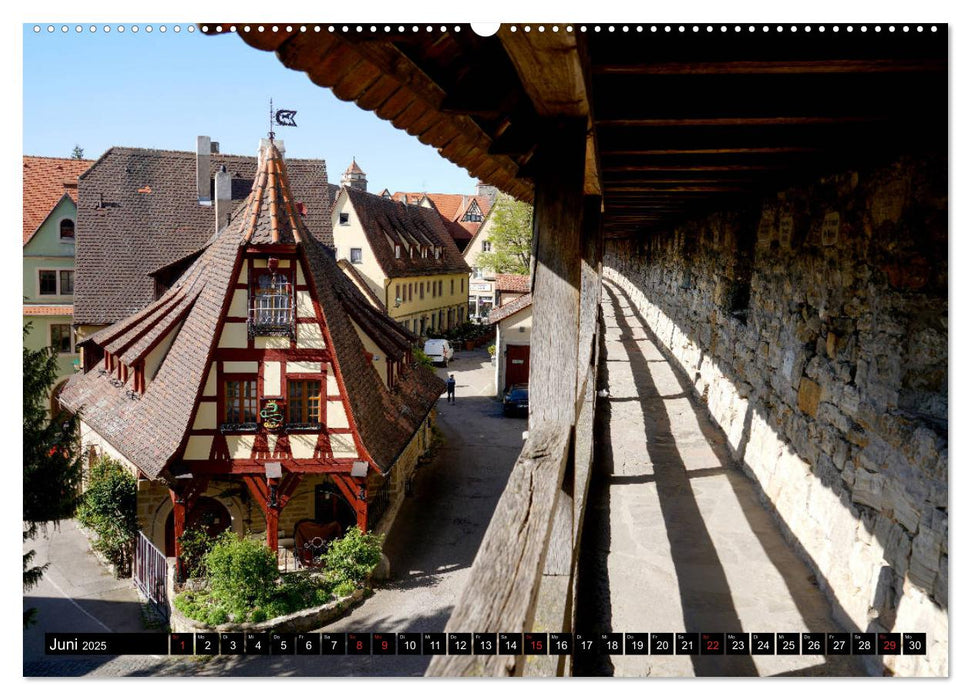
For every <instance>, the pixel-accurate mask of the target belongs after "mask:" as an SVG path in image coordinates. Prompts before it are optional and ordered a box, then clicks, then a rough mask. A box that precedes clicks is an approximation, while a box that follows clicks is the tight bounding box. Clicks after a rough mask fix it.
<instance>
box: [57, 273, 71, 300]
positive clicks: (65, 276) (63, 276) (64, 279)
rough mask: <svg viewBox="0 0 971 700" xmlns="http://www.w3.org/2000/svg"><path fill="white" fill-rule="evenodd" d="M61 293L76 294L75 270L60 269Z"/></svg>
mask: <svg viewBox="0 0 971 700" xmlns="http://www.w3.org/2000/svg"><path fill="white" fill-rule="evenodd" d="M58 276H59V281H60V283H61V294H74V270H59V271H58Z"/></svg>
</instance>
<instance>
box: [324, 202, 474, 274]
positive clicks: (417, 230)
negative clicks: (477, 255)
mask: <svg viewBox="0 0 971 700" xmlns="http://www.w3.org/2000/svg"><path fill="white" fill-rule="evenodd" d="M343 192H345V193H346V194H347V197H348V198H349V199H350V202H351V205H352V206H353V207H354V211H355V212H356V213H357V216H358V219H359V220H360V222H361V227H362V228H363V229H364V234H365V236H367V239H368V243H369V244H370V246H371V250H372V252H373V253H374V257H375V258H376V259H377V261H378V264H379V265H380V266H381V269H382V270H383V271H384V274H385V276H387V277H390V278H394V277H404V276H406V275H433V274H442V273H465V274H468V273H469V272H471V270H470V269H469V266H468V265H466V264H465V260H463V259H462V254H461V253H460V252H459V249H458V248H457V247H456V245H455V242H454V241H453V240H452V237H451V236H450V235H449V233H448V229H447V228H446V223H445V221H444V220H443V219H442V217H441V215H440V214H439V213H438V212H437V211H436V210H435V209H432V208H429V207H416V206H411V205H407V204H402V203H401V202H396V201H394V200H390V199H386V198H384V197H381V196H380V195H375V194H370V193H368V192H362V191H361V190H357V189H354V188H353V187H345V188H344V189H343ZM389 239H390V240H391V241H393V242H395V243H400V244H401V245H402V254H401V257H400V258H396V257H395V250H394V247H393V245H391V244H389V243H388V241H389ZM409 246H426V247H429V248H434V247H435V246H439V247H440V248H441V249H442V254H441V257H440V258H438V259H436V258H435V254H434V250H431V251H430V252H429V254H428V257H426V258H423V257H421V255H420V254H416V255H415V256H414V257H411V256H410V255H409V254H408V252H407V250H408V247H409Z"/></svg>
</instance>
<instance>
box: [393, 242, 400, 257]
mask: <svg viewBox="0 0 971 700" xmlns="http://www.w3.org/2000/svg"><path fill="white" fill-rule="evenodd" d="M394 256H395V258H399V259H400V258H401V246H400V245H397V244H395V247H394Z"/></svg>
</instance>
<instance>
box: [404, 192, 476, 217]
mask: <svg viewBox="0 0 971 700" xmlns="http://www.w3.org/2000/svg"><path fill="white" fill-rule="evenodd" d="M402 195H404V196H406V197H407V198H408V204H417V203H418V202H420V201H421V198H422V197H428V198H429V199H430V200H432V204H434V205H435V208H436V209H438V213H439V214H441V215H442V216H444V217H445V218H446V219H448V220H449V221H458V220H459V219H461V218H462V215H463V214H465V212H466V210H467V209H468V208H469V207H470V206H472V200H475V201H476V203H477V204H478V205H479V210H480V211H481V212H482V216H485V215H486V214H488V213H489V198H488V197H479V196H478V195H472V194H442V193H439V192H395V193H394V194H393V195H391V199H393V200H395V201H396V202H400V201H401V196H402Z"/></svg>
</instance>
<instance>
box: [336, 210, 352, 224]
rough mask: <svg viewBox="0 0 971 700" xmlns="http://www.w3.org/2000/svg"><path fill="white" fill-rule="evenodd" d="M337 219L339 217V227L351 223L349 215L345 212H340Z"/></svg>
mask: <svg viewBox="0 0 971 700" xmlns="http://www.w3.org/2000/svg"><path fill="white" fill-rule="evenodd" d="M339 217H340V225H341V226H348V225H349V224H350V223H351V215H350V214H348V213H347V212H346V211H342V212H341V213H340V214H339Z"/></svg>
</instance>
